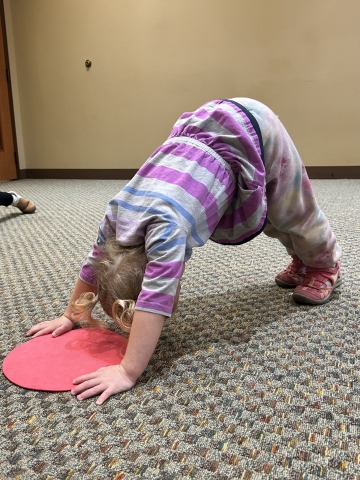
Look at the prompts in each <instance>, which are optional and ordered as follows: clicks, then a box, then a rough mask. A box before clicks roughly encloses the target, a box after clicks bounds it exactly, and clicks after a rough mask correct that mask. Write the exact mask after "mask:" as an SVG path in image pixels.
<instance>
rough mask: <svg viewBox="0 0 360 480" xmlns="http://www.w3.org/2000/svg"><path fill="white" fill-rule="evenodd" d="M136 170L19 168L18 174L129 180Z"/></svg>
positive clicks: (42, 176) (61, 177) (28, 176)
mask: <svg viewBox="0 0 360 480" xmlns="http://www.w3.org/2000/svg"><path fill="white" fill-rule="evenodd" d="M23 172H24V173H23ZM136 172H137V168H107V169H100V168H99V169H98V168H94V169H80V168H74V169H72V168H54V169H42V168H27V169H26V170H21V172H20V175H21V178H48V179H60V180H62V179H72V180H130V178H132V177H133V176H134V175H135V173H136Z"/></svg>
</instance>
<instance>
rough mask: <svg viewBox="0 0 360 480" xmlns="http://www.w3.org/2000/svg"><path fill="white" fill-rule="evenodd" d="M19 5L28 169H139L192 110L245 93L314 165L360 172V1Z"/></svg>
mask: <svg viewBox="0 0 360 480" xmlns="http://www.w3.org/2000/svg"><path fill="white" fill-rule="evenodd" d="M5 6H6V21H7V24H8V33H9V32H10V35H12V38H10V39H9V43H10V44H11V42H13V52H10V54H11V65H12V67H11V68H12V70H14V69H15V68H16V72H15V73H16V76H17V83H18V85H16V91H15V92H14V96H15V97H17V95H18V97H17V99H15V100H16V101H17V102H18V107H17V118H16V122H17V125H18V129H19V130H21V132H20V139H19V141H20V142H23V151H22V152H21V150H20V153H21V154H22V158H21V162H22V166H23V167H24V166H26V168H31V169H33V168H43V169H46V168H137V167H139V166H140V165H141V164H142V163H143V161H144V160H146V158H147V157H148V155H149V154H150V153H151V152H152V151H153V150H154V149H155V148H156V147H157V146H158V144H160V143H161V142H162V141H163V140H164V139H165V138H166V136H167V135H168V133H169V131H170V128H171V126H172V124H173V122H174V121H175V120H176V118H177V117H178V116H179V115H180V114H181V113H182V112H183V111H187V110H191V109H194V108H196V107H197V106H199V105H200V104H201V103H203V102H205V101H207V100H210V99H213V98H223V97H232V96H249V97H253V98H256V99H258V100H260V101H262V102H264V103H266V104H267V105H268V106H270V107H271V108H272V109H273V110H274V111H275V112H276V113H277V114H278V115H279V116H280V118H281V120H282V121H283V122H284V124H285V126H286V127H287V129H288V131H289V132H290V134H291V136H292V137H293V139H294V141H295V144H296V145H297V147H298V149H299V151H300V153H301V155H302V157H303V160H304V163H305V164H306V165H312V166H313V165H314V166H317V165H318V166H320V165H330V166H334V165H360V156H359V151H360V135H359V126H360V113H359V112H360V110H359V106H360V88H359V87H360V61H359V58H360V28H359V25H360V2H359V1H358V0H302V1H299V0H271V1H270V0H221V1H220V0H196V1H195V0H182V1H181V2H179V1H178V0H151V1H150V0H136V1H135V0H11V1H10V0H5ZM10 23H11V25H10ZM11 30H12V31H11ZM87 58H89V59H90V60H91V61H92V64H93V66H92V67H91V69H90V70H88V71H87V70H86V68H85V65H84V62H85V60H86V59H87Z"/></svg>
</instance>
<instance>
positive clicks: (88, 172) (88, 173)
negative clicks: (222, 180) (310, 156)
mask: <svg viewBox="0 0 360 480" xmlns="http://www.w3.org/2000/svg"><path fill="white" fill-rule="evenodd" d="M306 170H307V172H308V175H309V177H310V178H312V179H316V178H318V179H320V178H334V179H336V178H338V179H340V178H343V179H345V178H349V179H354V178H360V165H349V166H344V167H306ZM136 172H137V169H136V168H119V169H116V168H107V169H104V170H103V169H96V168H94V169H77V168H75V169H71V168H54V169H42V168H39V169H38V168H35V169H34V168H28V169H24V170H20V179H23V178H48V179H73V180H75V179H76V180H78V179H85V180H130V179H131V178H132V177H133V176H134V175H135V173H136Z"/></svg>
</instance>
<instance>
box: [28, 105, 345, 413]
mask: <svg viewBox="0 0 360 480" xmlns="http://www.w3.org/2000/svg"><path fill="white" fill-rule="evenodd" d="M261 231H264V233H266V234H267V235H268V236H270V237H274V238H278V239H279V240H280V242H281V243H282V244H283V245H284V246H285V247H286V249H287V251H288V253H289V254H290V255H292V262H291V263H290V265H289V266H288V267H287V268H286V269H285V270H284V271H282V272H281V273H279V274H278V275H277V277H276V279H275V280H276V282H277V283H278V284H279V285H280V286H282V287H286V288H294V294H293V297H294V299H295V300H297V301H298V302H303V303H308V304H322V303H325V302H327V301H328V300H329V299H330V295H331V293H332V291H333V289H334V288H335V287H337V286H338V285H339V284H340V266H339V262H338V261H339V259H340V256H341V248H340V247H339V246H338V245H337V243H336V239H335V235H334V234H333V232H332V230H331V228H330V225H329V223H328V220H327V219H326V217H325V215H324V213H323V212H322V211H321V210H320V209H319V207H318V205H317V203H316V200H315V197H314V194H313V191H312V188H311V185H310V181H309V179H308V176H307V174H306V171H305V168H304V165H303V164H302V161H301V159H300V157H299V155H298V153H297V151H296V149H295V147H294V145H293V143H292V141H291V139H290V137H289V135H288V134H287V132H286V130H285V128H284V127H283V125H282V124H281V122H280V121H279V119H278V118H277V116H276V115H275V114H274V113H273V112H272V111H271V110H270V109H269V108H268V107H266V106H265V105H263V104H261V103H260V102H257V101H255V100H250V99H246V98H236V99H233V100H216V101H212V102H209V103H206V104H205V105H203V106H202V107H200V108H199V109H198V110H196V111H195V112H191V113H184V114H183V115H182V116H181V117H180V119H179V120H178V121H177V122H176V124H175V126H174V128H173V130H172V132H171V134H170V136H169V138H168V139H167V140H166V142H165V143H164V144H163V145H161V146H160V147H159V148H158V149H157V150H155V152H154V153H153V154H152V155H151V157H150V158H149V159H148V160H147V162H146V163H145V164H144V165H143V166H142V167H141V168H140V170H139V171H138V173H137V174H136V175H135V176H134V178H133V179H132V180H131V181H130V182H129V183H128V184H127V185H126V186H125V187H124V188H123V189H122V190H121V191H120V192H119V193H118V195H116V197H115V198H113V199H112V200H111V201H110V203H109V204H108V207H107V210H106V213H105V216H104V217H103V219H102V221H101V222H100V226H99V233H98V237H97V240H96V243H95V245H94V247H93V249H92V251H91V253H90V254H89V256H88V258H87V260H86V261H85V263H84V264H83V266H82V269H81V271H80V275H79V279H78V280H77V282H76V285H75V288H74V291H73V293H72V296H71V298H70V301H69V304H68V306H67V308H66V310H65V313H64V315H63V316H62V317H59V318H56V319H54V320H52V321H49V322H42V323H40V324H38V325H36V326H34V327H32V328H31V329H30V331H29V332H28V335H34V336H35V337H36V336H39V335H44V334H47V333H52V334H53V335H54V336H58V335H61V334H63V333H65V332H67V331H69V330H71V328H72V327H73V321H77V320H79V319H80V318H82V317H84V316H88V315H89V314H91V311H92V309H93V308H94V306H95V305H96V303H97V302H100V304H101V305H102V307H103V309H104V311H105V312H106V313H107V314H108V315H110V316H111V317H112V318H113V319H114V321H116V322H117V323H118V324H119V325H120V327H121V328H122V329H123V330H124V331H125V332H130V326H131V332H130V335H129V341H128V346H127V350H126V354H125V356H124V359H123V361H122V363H121V364H120V365H114V366H109V367H105V368H101V369H99V370H97V371H96V372H93V373H90V374H88V375H83V376H81V377H78V378H76V379H75V380H74V384H75V385H76V386H75V387H74V389H73V390H72V394H73V395H77V398H78V399H79V400H83V399H85V398H88V397H90V396H93V395H98V394H100V397H99V398H98V400H97V404H98V405H100V404H102V403H103V402H104V401H105V400H106V399H107V398H108V397H109V396H110V395H112V394H114V393H117V392H121V391H124V390H127V389H129V388H131V387H132V386H133V385H134V384H135V382H136V380H137V379H138V377H139V376H140V375H141V373H142V372H143V371H144V369H145V368H146V366H147V364H148V362H149V360H150V358H151V355H152V354H153V352H154V349H155V347H156V344H157V342H158V339H159V336H160V333H161V329H162V327H163V324H164V321H165V318H166V317H170V316H171V314H172V312H173V309H174V307H175V306H176V303H177V300H178V297H179V293H180V278H181V276H182V274H183V271H184V265H185V262H186V261H188V260H189V258H190V256H191V252H192V249H193V248H194V247H197V246H201V245H203V244H204V243H205V242H206V241H207V240H208V239H211V240H213V241H215V242H218V243H222V244H231V245H236V244H241V243H244V242H247V241H249V240H251V239H252V238H254V237H255V236H257V235H259V233H260V232H261ZM89 319H90V320H91V315H90V316H89Z"/></svg>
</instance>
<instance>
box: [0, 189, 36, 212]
mask: <svg viewBox="0 0 360 480" xmlns="http://www.w3.org/2000/svg"><path fill="white" fill-rule="evenodd" d="M0 205H2V206H4V207H9V206H10V205H12V206H14V207H17V208H18V209H19V210H21V211H22V212H23V213H33V212H35V210H36V206H35V205H34V204H33V202H32V201H31V200H28V199H27V198H24V197H20V195H18V194H17V193H16V192H0Z"/></svg>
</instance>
